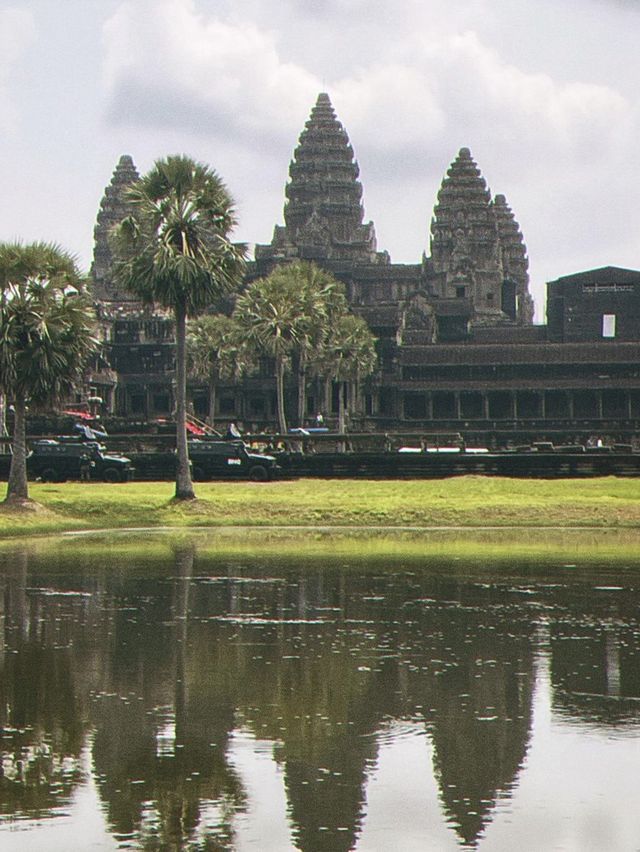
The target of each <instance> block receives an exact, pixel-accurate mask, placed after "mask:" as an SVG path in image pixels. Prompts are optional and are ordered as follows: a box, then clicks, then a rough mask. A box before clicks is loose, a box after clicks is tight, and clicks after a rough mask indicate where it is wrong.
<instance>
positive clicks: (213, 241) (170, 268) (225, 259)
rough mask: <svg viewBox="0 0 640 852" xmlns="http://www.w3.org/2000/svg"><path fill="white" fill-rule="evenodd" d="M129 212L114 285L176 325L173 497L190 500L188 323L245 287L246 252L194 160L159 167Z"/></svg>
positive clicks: (227, 204)
mask: <svg viewBox="0 0 640 852" xmlns="http://www.w3.org/2000/svg"><path fill="white" fill-rule="evenodd" d="M128 196H129V201H130V203H131V208H132V213H131V215H130V216H128V217H127V218H126V219H124V220H123V221H122V222H121V223H120V225H118V226H117V227H116V229H115V230H114V233H113V238H112V245H113V250H114V256H115V258H116V263H115V266H114V273H115V277H116V280H117V281H119V283H120V284H121V285H122V286H123V287H125V288H126V289H128V290H130V291H131V292H132V293H135V294H137V295H138V296H139V297H140V298H141V299H142V301H144V302H147V303H150V304H151V303H157V304H159V305H162V306H163V307H165V308H169V309H171V310H172V311H173V313H174V317H175V322H176V451H177V465H176V494H175V496H176V498H177V499H180V500H191V499H193V497H194V496H195V495H194V492H193V485H192V482H191V472H190V468H189V459H188V455H187V430H186V411H187V406H186V396H187V379H186V376H187V346H186V318H187V317H189V316H197V315H198V314H199V313H201V312H203V311H204V310H206V309H207V308H209V307H211V306H213V305H217V304H218V303H219V302H220V300H221V299H222V298H223V297H224V296H225V294H229V293H231V292H232V291H233V290H234V289H236V288H237V287H239V286H240V283H241V280H242V274H243V272H244V257H245V254H246V249H245V246H243V245H235V244H234V243H232V242H231V240H230V238H229V234H230V231H231V229H232V228H233V226H234V225H235V217H234V211H233V201H232V199H231V196H230V195H229V193H228V191H227V189H226V187H225V185H224V184H223V182H222V180H221V179H220V177H219V176H218V175H217V173H216V172H214V171H213V170H212V169H210V168H209V167H208V166H205V165H203V164H201V163H197V162H195V161H194V160H192V159H190V158H189V157H185V156H173V157H167V158H166V159H164V160H158V161H156V163H155V165H154V166H153V168H152V169H151V170H150V171H149V172H148V173H147V174H146V175H144V176H143V177H142V178H141V179H140V180H139V181H137V182H136V183H135V184H133V185H132V186H131V187H130V189H129V191H128Z"/></svg>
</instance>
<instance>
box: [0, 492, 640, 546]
mask: <svg viewBox="0 0 640 852" xmlns="http://www.w3.org/2000/svg"><path fill="white" fill-rule="evenodd" d="M196 490H197V494H198V498H199V499H198V500H196V501H193V502H190V503H183V504H176V503H174V502H172V500H171V497H172V495H173V485H172V483H168V482H153V483H150V482H136V483H129V484H127V485H103V484H86V483H64V484H60V485H53V484H47V485H44V484H42V485H41V484H39V483H35V484H33V485H31V486H30V493H31V497H32V498H33V499H34V500H36V501H38V503H40V504H41V505H42V506H43V507H44V509H43V511H39V512H28V513H20V514H17V513H16V514H14V513H10V512H6V511H0V536H1V537H4V538H6V537H13V536H24V535H30V534H33V535H35V534H42V533H54V532H63V531H68V530H83V529H107V528H109V529H112V528H124V527H164V526H171V527H182V528H185V527H192V526H211V527H230V526H255V527H260V526H263V527H264V526H303V527H310V526H348V527H357V526H374V527H443V526H461V527H479V528H483V527H513V526H515V527H529V528H532V527H557V526H566V527H575V528H580V527H600V528H603V529H611V528H628V529H632V528H640V482H639V481H638V480H633V479H615V478H613V477H611V478H609V477H607V478H603V479H586V480H566V479H565V480H519V479H498V478H490V477H459V478H452V479H443V480H408V481H402V480H382V481H373V480H363V481H360V480H344V481H343V480H316V479H303V480H296V481H290V482H289V481H285V482H276V483H269V484H262V483H260V484H258V483H250V482H212V483H200V484H198V485H197V489H196Z"/></svg>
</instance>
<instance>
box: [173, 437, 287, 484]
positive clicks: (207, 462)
mask: <svg viewBox="0 0 640 852" xmlns="http://www.w3.org/2000/svg"><path fill="white" fill-rule="evenodd" d="M189 458H190V459H191V465H192V471H193V478H194V479H195V480H196V481H202V480H205V479H227V478H229V477H232V478H238V479H252V480H253V481H254V482H267V481H268V480H271V479H275V478H276V477H277V476H278V475H279V474H280V472H281V469H280V466H279V465H278V462H277V461H276V459H275V457H274V456H269V455H266V454H264V453H256V452H252V451H251V450H250V449H248V448H247V446H246V445H245V444H244V442H243V441H208V440H193V441H189Z"/></svg>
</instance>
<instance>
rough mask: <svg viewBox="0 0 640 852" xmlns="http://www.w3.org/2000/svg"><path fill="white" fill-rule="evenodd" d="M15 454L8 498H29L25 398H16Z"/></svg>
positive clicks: (8, 486) (8, 484) (10, 472)
mask: <svg viewBox="0 0 640 852" xmlns="http://www.w3.org/2000/svg"><path fill="white" fill-rule="evenodd" d="M12 449H13V455H12V457H11V469H10V470H9V481H8V483H7V500H8V501H10V500H16V501H21V500H28V499H29V487H28V484H27V416H26V404H25V401H24V399H23V398H20V399H15V400H14V425H13V445H12Z"/></svg>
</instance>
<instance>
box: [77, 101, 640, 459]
mask: <svg viewBox="0 0 640 852" xmlns="http://www.w3.org/2000/svg"><path fill="white" fill-rule="evenodd" d="M137 178H138V173H137V171H136V168H135V165H134V163H133V161H132V159H131V158H130V157H128V156H123V157H122V158H121V159H120V162H119V163H118V165H117V167H116V169H115V171H114V174H113V177H112V180H111V183H110V184H109V186H108V187H107V189H106V191H105V195H104V198H103V200H102V203H101V206H100V210H99V213H98V220H97V225H96V228H95V251H94V262H93V266H92V270H91V274H92V279H93V286H94V294H95V300H96V304H97V309H98V315H99V319H100V323H101V328H102V334H103V337H104V340H105V354H106V361H105V363H103V364H102V365H101V366H100V367H99V368H96V370H95V372H94V374H93V375H92V376H91V389H92V392H93V393H94V395H95V396H99V397H101V398H102V399H103V401H104V405H105V412H106V413H110V414H112V415H114V416H120V417H124V418H130V419H134V420H138V421H141V420H147V421H148V420H153V419H154V418H163V417H169V416H170V415H171V412H172V409H173V395H172V383H171V379H172V376H173V369H174V352H173V329H172V323H171V320H170V318H169V317H168V316H167V315H165V314H164V313H162V312H160V311H157V310H156V311H154V310H151V309H148V308H143V306H142V305H140V304H139V303H137V302H136V301H135V298H134V297H133V296H132V295H130V294H128V293H126V292H123V291H121V290H119V289H118V288H117V286H116V285H115V283H114V280H113V276H112V256H111V253H110V249H109V243H108V234H109V230H110V228H111V227H112V226H113V225H114V224H116V223H117V222H118V221H120V219H121V218H122V217H123V216H124V215H126V212H127V209H126V201H125V191H126V189H127V187H128V186H130V185H131V184H132V183H133V182H134V181H136V180H137ZM285 195H286V201H285V205H284V225H276V226H275V229H274V233H273V238H272V240H271V243H269V244H268V245H256V247H255V257H254V260H253V261H252V262H250V263H249V265H248V273H247V277H246V281H247V282H250V281H252V280H255V279H256V278H259V277H263V276H265V275H267V274H268V273H269V272H270V271H271V270H273V269H274V268H275V266H276V265H278V264H281V263H287V262H290V261H292V260H297V259H303V260H308V261H313V262H315V263H317V264H318V265H320V266H322V267H323V268H325V269H327V270H328V271H329V272H331V273H332V274H333V275H334V276H335V277H336V278H338V279H339V280H340V281H342V282H343V283H344V285H345V287H346V292H347V297H348V301H349V303H350V306H351V309H352V310H353V312H355V313H357V314H359V315H360V316H362V317H363V318H364V319H365V320H366V321H367V323H368V325H369V327H370V328H371V330H372V332H373V334H374V335H375V337H376V339H377V348H378V354H379V366H378V369H377V371H376V372H375V373H374V375H373V376H372V377H370V378H369V379H368V380H367V381H366V382H364V383H362V385H361V386H355V385H354V386H351V387H350V388H349V395H350V400H349V411H350V424H349V428H350V430H351V431H353V432H357V431H382V432H384V431H390V430H399V431H404V432H421V431H429V432H441V433H449V432H460V433H462V434H463V435H464V436H465V438H467V439H471V440H476V441H479V442H482V443H505V442H507V441H516V442H517V441H522V440H531V439H535V438H541V437H547V438H549V439H552V440H560V441H565V442H566V441H570V440H585V439H586V438H587V437H589V436H591V435H598V436H600V435H608V436H611V437H612V438H615V439H616V440H630V439H631V437H632V436H633V435H634V434H635V433H636V432H637V430H638V426H639V421H640V375H639V367H638V364H639V363H640V334H639V329H640V322H639V320H640V272H637V271H633V270H628V269H620V268H616V267H605V268H602V269H596V270H590V271H586V272H581V273H577V274H575V275H570V276H565V277H563V278H559V279H558V280H556V281H553V282H550V283H548V284H547V323H546V325H534V324H533V300H532V298H531V295H530V293H529V276H528V260H527V252H526V247H525V244H524V240H523V236H522V233H521V231H520V228H519V226H518V223H517V221H516V219H515V217H514V214H513V213H512V211H511V209H510V207H509V205H508V203H507V200H506V198H505V196H504V195H501V194H498V195H495V196H492V195H491V193H490V192H489V190H488V189H487V185H486V182H485V180H484V178H483V176H482V174H481V172H480V169H479V168H478V166H477V165H476V163H475V162H474V160H473V157H472V154H471V152H470V150H469V149H468V148H461V149H460V151H459V152H458V154H457V156H456V157H455V159H454V160H453V162H452V164H451V166H450V168H449V170H448V171H447V173H446V175H445V176H444V179H443V181H442V185H441V187H440V191H439V192H438V197H437V200H436V204H435V207H434V210H433V217H432V220H431V232H430V240H429V254H428V255H427V254H424V255H423V257H422V258H421V259H420V260H418V261H417V262H416V263H415V264H396V263H392V262H391V259H390V257H389V255H388V253H387V252H385V251H380V250H379V249H378V246H377V242H376V235H375V228H374V225H373V222H365V221H364V209H363V206H362V184H361V183H360V180H359V169H358V164H357V162H356V161H355V159H354V152H353V149H352V147H351V144H350V142H349V138H348V136H347V133H346V131H345V129H344V128H343V126H342V124H341V123H340V122H339V121H338V119H337V118H336V115H335V112H334V109H333V107H332V105H331V102H330V99H329V96H328V95H326V94H320V95H319V96H318V99H317V102H316V104H315V106H314V107H313V109H312V110H311V115H310V117H309V120H308V121H307V123H306V125H305V127H304V129H303V131H302V133H301V135H300V139H299V142H298V146H297V147H296V149H295V151H294V154H293V159H292V161H291V165H290V167H289V182H288V183H287V185H286V187H285ZM425 212H426V211H425ZM272 376H273V373H272V372H271V371H269V369H268V365H266V366H263V370H262V373H261V375H254V376H250V377H247V378H246V379H244V380H242V381H240V382H236V383H231V382H229V383H225V384H223V385H222V386H221V387H220V389H219V391H218V394H217V417H218V418H219V420H220V421H221V422H224V421H231V420H233V421H241V422H242V423H243V424H244V426H245V428H246V429H248V430H252V431H259V430H263V429H271V430H273V429H274V428H275V425H276V422H277V416H276V404H275V392H274V388H273V378H272ZM296 392H297V391H296V382H295V376H294V375H293V371H292V375H291V376H290V385H289V387H288V389H287V393H288V406H289V408H290V410H291V411H292V412H293V411H295V410H296V398H295V397H296ZM190 393H191V399H192V403H193V408H194V412H195V413H196V414H199V415H202V416H203V415H204V413H205V412H206V411H207V410H208V399H207V391H206V389H205V388H204V386H199V385H198V384H194V385H193V386H192V387H191V388H190ZM336 408H337V391H336V389H335V388H334V389H333V393H332V390H331V388H329V389H328V390H327V388H326V387H321V386H320V383H318V382H313V381H311V382H310V386H309V388H308V393H307V414H308V418H309V420H308V422H309V423H311V422H313V419H314V418H315V415H316V413H317V412H318V411H322V413H323V415H324V418H325V422H327V423H328V424H329V425H331V422H332V418H333V417H334V416H335V413H336ZM299 425H304V424H299Z"/></svg>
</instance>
